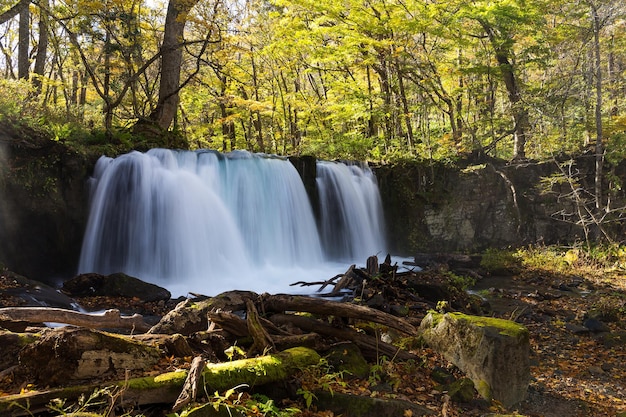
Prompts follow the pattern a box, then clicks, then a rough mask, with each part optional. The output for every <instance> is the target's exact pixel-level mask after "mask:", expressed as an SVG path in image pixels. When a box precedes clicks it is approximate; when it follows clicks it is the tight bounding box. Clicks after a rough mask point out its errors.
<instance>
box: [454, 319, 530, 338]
mask: <svg viewBox="0 0 626 417" xmlns="http://www.w3.org/2000/svg"><path fill="white" fill-rule="evenodd" d="M448 315H449V316H450V317H451V318H453V319H455V320H467V321H468V322H470V323H472V324H474V325H476V326H479V327H493V328H495V329H497V331H498V333H500V334H502V335H506V336H510V337H513V338H522V337H528V329H527V328H526V327H524V326H522V325H521V324H518V323H515V322H514V321H511V320H504V319H497V318H494V317H481V316H470V315H468V314H463V313H448Z"/></svg>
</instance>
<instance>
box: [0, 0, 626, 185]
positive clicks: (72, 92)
mask: <svg viewBox="0 0 626 417" xmlns="http://www.w3.org/2000/svg"><path fill="white" fill-rule="evenodd" d="M194 3H195V2H194ZM37 6H38V5H33V6H32V8H33V11H34V12H35V13H33V17H32V19H33V22H32V30H31V32H32V35H33V37H34V39H33V40H32V42H31V44H33V45H36V44H37V45H38V40H39V39H36V37H37V36H38V35H39V33H38V30H37V27H38V24H39V22H38V19H39V16H40V14H39V13H37V11H38V10H37ZM161 6H163V5H160V4H159V5H155V6H152V5H142V6H141V7H139V3H136V2H129V1H126V0H117V1H114V2H112V3H110V4H109V3H107V4H104V3H98V2H90V1H77V2H76V1H69V0H63V1H60V2H56V3H54V4H52V6H51V7H50V10H47V11H46V14H45V15H46V16H47V17H46V19H47V20H46V21H44V22H42V23H45V24H46V25H47V26H48V29H49V30H48V33H50V34H52V35H53V36H51V43H50V46H49V48H48V53H47V57H48V59H47V61H46V67H45V68H44V71H43V72H41V74H32V76H31V79H30V80H28V81H27V80H20V81H15V80H13V78H15V73H16V68H14V65H15V61H16V57H15V56H13V55H12V54H14V52H13V51H15V50H17V48H16V45H17V42H18V39H17V37H16V36H15V34H14V33H13V32H15V31H14V25H13V24H14V22H12V21H10V22H8V23H6V24H4V25H2V26H1V27H0V30H4V31H5V33H2V34H0V35H2V36H3V51H5V52H4V54H5V55H6V56H5V59H4V60H3V61H2V70H3V72H2V74H3V76H2V77H1V79H0V117H19V118H30V119H31V121H29V123H34V124H37V125H45V126H46V128H47V129H48V130H49V131H50V133H51V135H52V136H53V137H54V138H55V139H56V140H61V141H70V142H80V141H83V142H84V143H85V144H90V143H96V144H98V145H101V146H103V147H112V146H119V147H120V148H122V147H123V148H139V149H143V148H146V147H149V146H155V145H156V146H159V145H160V146H172V147H173V146H179V147H180V146H184V145H185V144H189V146H191V147H192V148H212V149H217V150H221V151H229V150H232V149H248V150H250V151H262V152H268V153H278V154H314V155H316V156H319V157H322V158H329V159H334V158H343V159H360V160H376V161H381V162H389V161H396V160H401V159H405V158H408V159H411V158H417V159H423V160H430V161H454V160H456V159H458V158H460V157H462V156H463V155H465V154H468V153H477V154H479V153H486V154H487V155H489V156H493V157H500V158H510V157H511V156H512V155H513V146H514V141H513V128H514V123H515V122H514V118H513V116H514V115H515V114H516V112H518V111H519V110H520V109H523V110H524V111H525V112H527V114H528V117H529V123H528V127H527V130H528V132H526V133H527V134H528V140H527V144H526V154H527V155H528V156H529V157H531V158H537V159H544V158H548V157H551V156H552V155H555V154H561V153H566V154H573V153H579V152H582V151H585V150H586V148H585V147H586V145H587V143H588V141H589V139H590V138H593V136H594V132H595V128H596V126H595V123H596V120H595V116H594V114H593V111H591V110H590V109H592V106H591V104H592V103H593V101H594V95H595V93H596V92H595V91H594V89H595V86H594V85H593V80H592V79H591V77H589V76H588V74H589V68H593V67H595V63H594V62H593V61H592V60H590V59H591V57H592V56H593V53H592V51H591V50H590V49H589V48H590V46H591V43H590V42H589V33H591V32H590V31H591V29H592V28H591V26H590V25H591V19H590V18H589V17H590V16H589V7H588V5H587V4H586V3H584V2H578V3H571V4H567V5H560V6H559V7H554V3H552V2H549V1H547V0H524V1H522V0H497V1H484V0H479V1H476V2H473V3H471V4H469V3H467V2H465V1H461V0H452V1H448V2H426V3H425V2H419V1H416V0H408V1H402V2H400V1H397V0H392V1H382V0H373V1H371V2H366V3H363V2H358V1H355V0H347V1H344V2H342V3H341V4H340V3H336V2H331V1H328V0H321V1H316V2H312V1H310V0H292V1H284V0H271V1H269V2H262V1H251V2H249V3H246V10H245V12H243V11H241V10H239V7H241V6H242V5H240V4H236V3H229V2H225V3H224V2H222V3H216V4H213V3H210V2H206V1H204V0H200V1H199V2H197V4H196V5H195V7H194V8H193V9H192V10H191V12H190V13H189V15H188V16H186V19H187V25H186V33H185V36H184V39H185V42H186V44H185V46H184V50H183V60H182V64H181V84H182V89H181V92H180V96H181V100H180V104H179V106H178V113H177V117H176V122H175V126H174V127H173V128H172V131H173V132H174V135H173V136H172V137H163V136H162V135H156V136H160V137H159V138H157V139H155V138H146V137H145V136H144V137H141V136H135V135H130V134H126V133H124V132H125V131H126V130H128V129H129V128H130V127H131V126H132V125H133V124H134V123H135V122H136V121H138V120H144V119H146V118H148V117H150V115H151V114H152V112H153V110H154V109H155V106H156V102H157V98H158V93H159V91H158V90H159V77H160V74H159V70H160V63H159V59H158V58H159V57H158V53H159V50H160V48H161V41H162V35H161V34H162V26H163V22H164V20H165V15H164V13H165V10H167V7H161ZM601 11H602V13H604V15H603V16H601V18H602V24H603V25H604V26H603V28H602V29H603V30H602V31H601V32H600V36H601V39H600V47H601V51H600V52H601V59H602V61H603V62H602V63H601V65H600V67H601V68H603V69H609V70H610V73H611V76H610V77H604V80H603V85H602V91H600V93H601V94H602V95H603V98H604V108H603V109H601V110H602V116H603V118H602V120H603V124H604V126H603V136H604V138H605V145H606V150H607V151H606V158H607V160H608V161H609V162H611V163H617V162H618V161H621V160H622V159H623V157H624V155H626V133H625V132H626V130H625V128H624V126H625V125H626V123H625V122H624V120H625V116H624V114H625V112H624V106H625V105H626V98H624V95H623V94H621V88H622V86H623V84H624V76H623V74H622V73H620V71H619V68H618V67H616V65H618V64H616V65H614V64H615V63H619V62H622V61H623V60H624V58H625V55H624V51H626V48H625V46H626V45H625V44H624V41H623V39H626V36H624V34H625V32H624V30H625V29H624V26H623V25H622V24H621V23H620V22H623V18H624V13H625V12H624V8H622V7H615V8H606V9H605V8H602V10H601ZM68 16H72V18H71V19H68ZM36 53H37V49H34V50H32V51H29V55H30V56H29V58H32V57H33V56H34V55H36ZM152 58H154V59H152ZM503 58H506V59H507V60H508V63H505V62H504V61H503ZM609 58H610V59H609ZM509 67H510V70H511V71H510V72H509V75H512V76H513V77H515V82H516V85H518V86H519V91H518V93H519V95H520V97H518V98H517V101H515V100H514V101H512V96H511V94H512V93H511V92H510V91H509V89H508V87H507V83H506V82H505V81H506V77H505V76H504V72H506V71H504V72H503V70H507V69H509ZM42 74H43V75H42ZM36 85H38V87H36ZM509 85H510V84H509ZM105 121H106V124H107V126H106V128H104V127H103V126H104V125H105ZM100 132H106V133H100ZM610 184H611V185H610V187H609V188H610V189H611V190H614V189H617V188H621V187H623V184H621V183H620V182H618V181H617V178H616V177H611V178H610ZM611 187H612V188H611Z"/></svg>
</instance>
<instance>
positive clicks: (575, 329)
mask: <svg viewBox="0 0 626 417" xmlns="http://www.w3.org/2000/svg"><path fill="white" fill-rule="evenodd" d="M565 328H566V329H567V330H569V331H570V332H572V333H574V334H587V333H589V329H588V328H586V327H585V326H580V325H578V324H575V323H565Z"/></svg>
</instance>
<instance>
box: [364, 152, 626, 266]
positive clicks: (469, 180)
mask: <svg viewBox="0 0 626 417" xmlns="http://www.w3.org/2000/svg"><path fill="white" fill-rule="evenodd" d="M574 169H575V170H576V171H578V172H579V178H581V184H582V185H583V186H584V187H585V188H586V189H588V190H593V180H594V159H593V157H591V156H588V157H581V158H578V159H577V160H576V165H575V167H574ZM607 169H611V170H612V172H611V175H614V176H615V177H617V178H620V179H621V182H622V184H626V161H623V162H622V163H621V164H620V165H619V166H617V167H612V168H611V167H607ZM375 171H376V175H377V178H378V183H379V187H380V190H381V197H382V200H383V206H384V212H385V218H386V223H387V230H388V233H389V242H388V245H389V248H390V250H392V251H395V252H396V253H397V254H404V255H407V256H410V255H413V254H414V253H415V252H455V251H461V252H472V251H479V250H482V249H485V248H488V247H507V246H520V245H527V244H533V243H545V244H557V243H572V242H575V241H577V240H583V239H584V233H583V229H582V227H580V226H578V225H576V224H574V223H573V222H575V221H577V220H579V218H578V217H577V216H570V217H569V219H563V218H562V216H561V215H559V213H560V212H563V213H574V212H575V209H576V208H575V207H574V206H573V205H572V204H571V199H569V198H567V195H568V194H570V193H571V191H572V190H571V188H570V186H569V185H567V184H561V185H557V186H555V187H553V193H550V194H545V193H542V192H541V189H542V179H543V178H547V177H550V176H551V175H553V174H555V173H557V172H559V170H558V167H557V165H556V164H555V163H554V162H542V163H530V162H529V163H522V164H507V163H506V162H505V161H498V160H492V161H489V162H486V163H484V162H483V163H477V164H475V165H467V164H466V165H465V166H463V167H458V166H457V167H452V166H449V165H444V164H438V163H434V164H428V163H403V164H398V165H388V166H382V167H378V168H377V169H376V170H375ZM618 194H619V198H618V199H616V200H612V201H611V206H612V207H624V206H625V204H626V198H625V195H624V191H623V190H622V191H620V192H619V193H618ZM586 197H587V198H589V197H590V196H586ZM612 216H613V217H615V218H616V221H615V222H613V223H611V224H606V225H605V227H606V228H607V230H609V231H610V233H611V234H612V235H613V236H614V237H615V238H617V240H618V241H623V240H624V238H623V237H624V236H626V211H624V210H621V211H616V212H615V213H613V215H612ZM620 217H621V219H620ZM564 220H568V221H564ZM591 234H592V238H595V237H597V235H598V230H597V229H594V228H593V227H591ZM620 236H621V238H620Z"/></svg>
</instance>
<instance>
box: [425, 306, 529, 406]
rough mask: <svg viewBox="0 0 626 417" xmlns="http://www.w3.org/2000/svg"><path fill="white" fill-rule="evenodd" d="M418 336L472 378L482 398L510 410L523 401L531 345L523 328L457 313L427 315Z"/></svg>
mask: <svg viewBox="0 0 626 417" xmlns="http://www.w3.org/2000/svg"><path fill="white" fill-rule="evenodd" d="M420 333H421V335H422V337H423V338H424V340H425V341H426V343H427V344H428V345H429V346H430V347H431V348H433V349H435V350H436V351H439V352H440V353H441V354H442V355H443V356H444V357H445V358H446V359H448V360H449V361H450V362H452V363H454V364H455V365H456V366H458V367H459V369H461V370H462V371H463V372H465V374H467V376H468V377H469V378H471V380H472V381H473V382H474V385H475V388H476V390H477V391H478V393H479V394H480V395H481V396H482V397H483V398H485V399H495V400H498V401H500V402H501V403H502V404H503V405H504V406H505V407H509V406H512V405H514V404H517V403H518V402H520V401H522V400H524V398H525V397H526V392H527V390H528V384H529V382H530V359H529V351H530V343H529V333H528V329H526V328H525V327H524V326H522V325H519V324H517V323H515V322H512V321H508V320H501V319H494V318H488V317H476V316H469V315H466V314H460V313H447V314H443V315H442V314H437V313H429V314H428V315H427V316H426V317H425V318H424V320H422V323H421V325H420Z"/></svg>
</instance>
